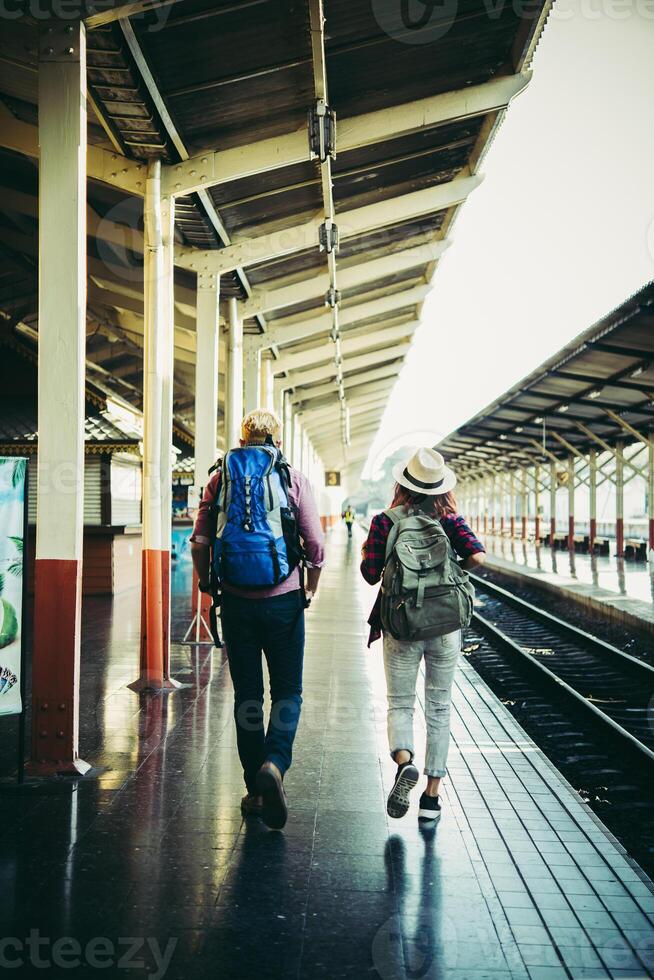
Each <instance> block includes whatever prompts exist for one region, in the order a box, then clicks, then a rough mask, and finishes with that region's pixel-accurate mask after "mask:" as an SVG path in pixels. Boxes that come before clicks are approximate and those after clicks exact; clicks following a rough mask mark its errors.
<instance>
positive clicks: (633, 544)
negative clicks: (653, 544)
mask: <svg viewBox="0 0 654 980" xmlns="http://www.w3.org/2000/svg"><path fill="white" fill-rule="evenodd" d="M624 556H625V558H627V559H628V560H629V561H647V542H646V541H644V540H643V539H642V538H627V539H626V541H625V543H624Z"/></svg>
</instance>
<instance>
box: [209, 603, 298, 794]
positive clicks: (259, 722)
mask: <svg viewBox="0 0 654 980" xmlns="http://www.w3.org/2000/svg"><path fill="white" fill-rule="evenodd" d="M221 617H222V628H223V637H224V640H225V646H226V649H227V659H228V661H229V671H230V673H231V675H232V683H233V685H234V720H235V722H236V740H237V744H238V754H239V757H240V759H241V765H242V766H243V773H244V776H245V785H246V786H247V789H248V792H249V793H254V792H255V791H256V784H255V779H256V775H257V771H258V770H259V769H260V767H261V765H262V764H263V763H264V762H265V761H266V760H270V762H274V763H275V765H276V766H277V767H278V769H279V770H280V772H281V773H282V775H283V774H284V773H285V772H286V770H287V769H288V768H289V766H290V765H291V759H292V753H293V741H294V739H295V733H296V731H297V726H298V722H299V720H300V708H301V705H302V665H303V661H304V604H303V600H302V593H301V592H300V591H299V590H296V591H293V592H286V593H285V594H283V595H276V596H271V597H270V598H267V599H243V598H240V597H238V596H234V595H230V594H229V593H225V592H223V595H222V606H221ZM262 652H263V655H264V656H265V658H266V662H267V664H268V673H269V675H270V699H271V707H270V720H269V722H268V729H267V731H265V733H264V724H263V664H262V660H261V654H262Z"/></svg>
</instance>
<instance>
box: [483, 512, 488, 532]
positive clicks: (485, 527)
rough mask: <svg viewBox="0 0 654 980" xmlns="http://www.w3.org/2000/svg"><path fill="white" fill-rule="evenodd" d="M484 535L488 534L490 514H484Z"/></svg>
mask: <svg viewBox="0 0 654 980" xmlns="http://www.w3.org/2000/svg"><path fill="white" fill-rule="evenodd" d="M484 534H488V514H484Z"/></svg>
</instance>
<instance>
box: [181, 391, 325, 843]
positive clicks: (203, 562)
mask: <svg viewBox="0 0 654 980" xmlns="http://www.w3.org/2000/svg"><path fill="white" fill-rule="evenodd" d="M280 435H281V425H280V421H279V419H278V418H277V416H276V415H274V414H273V413H272V412H268V411H264V410H262V409H257V411H254V412H250V414H249V415H246V417H245V418H244V419H243V423H242V428H241V443H240V447H239V448H236V449H232V450H231V451H230V452H228V453H227V454H226V455H225V458H224V459H223V460H222V462H221V464H220V466H219V467H218V468H217V470H216V472H214V473H213V475H212V476H211V478H210V480H209V482H208V484H207V487H206V489H205V491H204V496H203V498H202V502H201V504H200V507H199V511H198V515H197V518H196V521H195V527H194V529H193V534H192V536H191V542H192V554H193V563H194V565H195V570H196V572H197V575H198V579H199V585H200V589H201V590H202V591H203V592H208V591H212V590H213V591H214V593H215V592H216V591H217V590H219V591H220V599H221V618H222V628H223V637H224V640H225V646H226V650H227V659H228V661H229V670H230V673H231V676H232V682H233V685H234V719H235V722H236V738H237V744H238V752H239V756H240V759H241V764H242V766H243V773H244V776H245V785H246V788H247V793H246V795H245V796H244V797H243V799H242V801H241V809H242V811H243V813H244V814H250V815H256V816H261V817H262V818H263V820H264V822H265V823H266V824H267V825H268V826H269V827H271V828H274V829H281V828H282V827H283V826H284V825H285V823H286V820H287V816H288V809H287V803H286V794H285V792H284V784H283V780H284V774H285V772H286V771H287V769H288V768H289V766H290V765H291V757H292V749H293V741H294V739H295V734H296V731H297V727H298V722H299V720H300V708H301V704H302V667H303V660H304V611H305V609H306V608H308V606H309V605H310V603H311V600H312V598H313V596H314V595H315V592H316V589H317V587H318V580H319V578H320V570H321V567H322V564H323V562H324V535H323V531H322V527H321V524H320V518H319V516H318V510H317V508H316V504H315V501H314V498H313V493H312V491H311V486H310V483H309V481H308V479H307V478H306V477H305V476H304V475H303V474H302V473H300V472H299V471H298V470H296V469H294V468H293V467H292V466H290V465H289V463H288V462H287V461H286V460H285V458H284V456H283V455H282V452H281V442H280ZM305 568H306V583H305V581H304V578H305V574H304V573H305ZM262 653H263V655H264V656H265V658H266V662H267V664H268V672H269V676H270V696H271V711H270V721H269V724H268V728H267V731H264V723H263V667H262V659H261V655H262Z"/></svg>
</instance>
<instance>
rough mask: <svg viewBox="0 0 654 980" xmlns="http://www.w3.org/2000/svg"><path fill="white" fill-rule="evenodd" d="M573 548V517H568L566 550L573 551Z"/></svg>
mask: <svg viewBox="0 0 654 980" xmlns="http://www.w3.org/2000/svg"><path fill="white" fill-rule="evenodd" d="M574 547H575V519H574V517H572V516H570V517H568V548H569V549H570V551H574Z"/></svg>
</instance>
